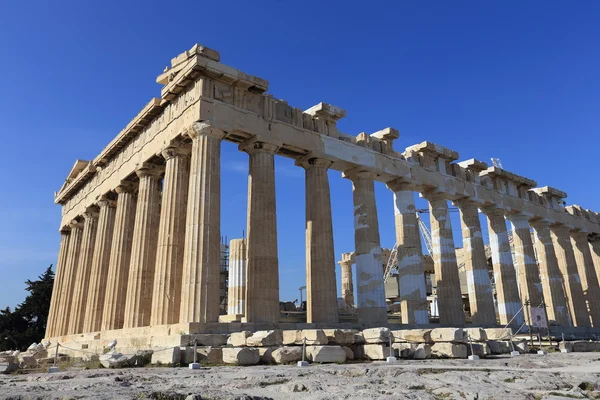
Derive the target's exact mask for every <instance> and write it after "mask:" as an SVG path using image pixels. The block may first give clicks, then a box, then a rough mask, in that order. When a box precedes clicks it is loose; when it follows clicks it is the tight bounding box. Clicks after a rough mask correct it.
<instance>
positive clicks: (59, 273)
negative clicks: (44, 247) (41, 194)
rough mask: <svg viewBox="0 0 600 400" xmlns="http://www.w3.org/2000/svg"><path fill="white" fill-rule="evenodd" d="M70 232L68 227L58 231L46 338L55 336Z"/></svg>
mask: <svg viewBox="0 0 600 400" xmlns="http://www.w3.org/2000/svg"><path fill="white" fill-rule="evenodd" d="M70 234H71V230H70V229H68V227H65V228H62V229H61V230H60V248H59V250H58V261H57V263H56V275H55V278H54V285H53V287H52V298H51V299H50V311H49V312H48V322H47V324H46V338H51V337H55V336H57V324H58V320H57V316H58V309H59V308H60V307H62V305H61V304H60V292H61V290H62V286H63V284H64V279H65V264H66V261H67V253H68V251H69V238H70Z"/></svg>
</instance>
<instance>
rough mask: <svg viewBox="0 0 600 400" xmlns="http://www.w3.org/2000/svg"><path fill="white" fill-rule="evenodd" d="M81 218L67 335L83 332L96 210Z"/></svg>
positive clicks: (96, 226) (96, 224) (95, 227)
mask: <svg viewBox="0 0 600 400" xmlns="http://www.w3.org/2000/svg"><path fill="white" fill-rule="evenodd" d="M83 218H84V223H83V236H82V239H81V254H80V255H79V262H78V263H77V271H76V273H75V276H76V278H75V285H74V288H73V297H72V300H71V311H70V320H69V330H68V331H67V333H68V334H69V335H72V334H75V333H82V332H83V321H84V318H85V309H86V304H87V300H88V288H89V284H90V272H91V268H92V257H93V256H94V245H95V244H96V233H97V231H98V212H97V210H95V209H94V210H89V211H86V212H85V213H84V214H83Z"/></svg>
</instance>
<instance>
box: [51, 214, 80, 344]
mask: <svg viewBox="0 0 600 400" xmlns="http://www.w3.org/2000/svg"><path fill="white" fill-rule="evenodd" d="M69 227H70V228H71V235H70V239H69V249H68V251H67V257H66V260H65V273H64V278H63V283H62V285H61V293H60V300H59V302H58V305H57V313H56V315H57V317H56V321H57V323H56V329H57V334H56V336H63V335H66V334H67V333H68V331H69V321H70V319H71V304H72V301H73V291H74V289H75V278H76V276H77V275H76V272H77V265H78V264H79V254H80V253H81V239H82V237H83V222H80V221H77V220H73V221H71V223H69Z"/></svg>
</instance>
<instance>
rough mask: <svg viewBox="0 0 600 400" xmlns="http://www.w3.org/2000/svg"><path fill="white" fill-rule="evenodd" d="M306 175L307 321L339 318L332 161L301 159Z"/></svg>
mask: <svg viewBox="0 0 600 400" xmlns="http://www.w3.org/2000/svg"><path fill="white" fill-rule="evenodd" d="M298 164H299V165H301V166H302V167H303V168H304V170H305V175H306V322H307V323H329V324H335V323H337V322H338V307H337V289H336V277H335V255H334V253H333V221H332V219H331V196H330V192H329V178H328V176H327V169H328V168H329V166H330V165H331V161H329V160H324V159H319V158H312V157H310V158H306V159H304V160H300V161H299V162H298Z"/></svg>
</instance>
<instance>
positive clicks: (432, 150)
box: [406, 141, 459, 161]
mask: <svg viewBox="0 0 600 400" xmlns="http://www.w3.org/2000/svg"><path fill="white" fill-rule="evenodd" d="M406 152H407V153H410V152H414V153H428V154H431V155H433V156H435V157H440V158H443V159H445V160H448V161H456V160H458V157H459V156H458V152H456V151H454V150H450V149H449V148H447V147H444V146H440V145H439V144H435V143H432V142H427V141H425V142H422V143H419V144H415V145H413V146H410V147H407V148H406Z"/></svg>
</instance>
